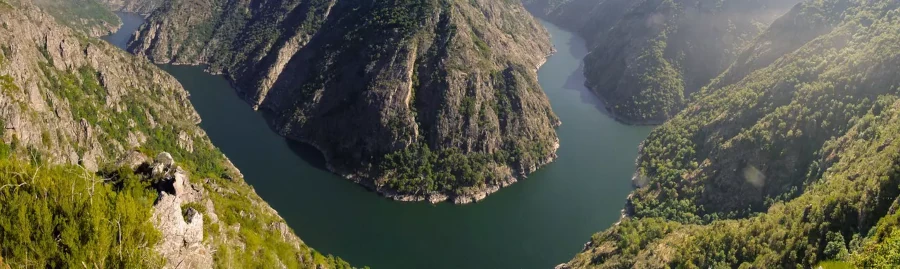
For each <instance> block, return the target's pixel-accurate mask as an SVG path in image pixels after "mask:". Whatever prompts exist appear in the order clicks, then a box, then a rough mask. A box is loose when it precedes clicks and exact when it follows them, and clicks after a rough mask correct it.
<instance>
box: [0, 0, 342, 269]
mask: <svg viewBox="0 0 900 269" xmlns="http://www.w3.org/2000/svg"><path fill="white" fill-rule="evenodd" d="M49 8H50V7H47V6H41V8H38V7H37V6H35V5H33V4H32V2H30V1H11V2H6V1H0V23H2V29H3V31H0V126H2V127H3V128H2V129H0V170H2V171H0V201H3V204H4V206H3V207H0V242H2V244H0V256H2V257H3V261H2V263H5V264H9V265H10V266H12V267H16V268H19V267H81V266H88V265H89V266H91V267H98V268H102V267H123V268H155V267H167V268H176V267H179V266H185V265H189V266H191V267H212V266H219V267H235V266H248V267H260V266H272V265H283V266H287V267H308V268H312V267H320V268H321V267H326V268H345V267H349V266H348V265H347V264H346V263H345V262H343V261H341V260H340V259H336V258H333V257H326V256H324V255H322V254H319V253H317V252H315V251H314V250H312V249H310V248H309V247H307V246H306V245H305V244H303V242H302V241H300V240H299V238H297V237H296V236H295V235H294V234H293V232H292V231H291V230H290V229H289V228H287V226H286V224H285V223H284V220H283V219H281V217H280V216H279V215H278V213H277V212H275V211H274V210H273V209H272V208H271V207H269V206H268V205H267V204H266V203H265V202H264V201H263V200H262V199H261V198H259V196H257V195H256V193H255V191H254V190H253V188H251V187H250V186H248V185H247V184H246V183H245V182H244V181H243V178H242V175H241V174H240V172H239V171H238V170H237V169H236V168H235V167H234V166H233V165H231V163H230V161H228V159H227V158H225V157H224V156H223V155H222V154H221V153H220V152H219V151H218V150H217V149H216V148H215V147H214V146H213V145H212V144H211V143H210V141H209V139H208V138H207V136H206V134H205V133H204V132H203V130H201V129H200V128H199V127H197V123H198V122H199V120H200V119H199V117H198V116H197V113H196V112H195V111H194V109H193V107H192V106H191V104H190V102H189V101H188V99H187V98H188V94H187V92H186V91H185V90H184V89H183V88H181V85H180V84H179V83H178V82H177V81H176V80H175V79H174V78H172V77H171V76H169V75H168V74H167V73H165V72H164V71H162V70H160V69H158V68H157V67H156V66H154V65H153V64H151V63H149V62H147V61H145V60H142V59H139V58H136V57H133V56H132V55H129V54H127V53H126V52H124V51H121V50H119V49H118V48H116V47H114V46H112V45H110V44H108V43H106V42H104V41H102V40H99V39H94V38H91V37H89V36H87V34H86V33H84V32H82V31H81V30H80V29H79V30H76V29H73V28H69V27H68V26H66V25H64V23H62V22H58V19H59V17H58V16H51V15H49V14H48V13H46V12H47V11H48V9H49ZM58 11H59V12H60V14H62V13H64V12H66V11H65V10H58ZM147 156H158V157H157V158H155V159H154V160H151V159H150V158H149V157H147ZM0 266H2V265H0Z"/></svg>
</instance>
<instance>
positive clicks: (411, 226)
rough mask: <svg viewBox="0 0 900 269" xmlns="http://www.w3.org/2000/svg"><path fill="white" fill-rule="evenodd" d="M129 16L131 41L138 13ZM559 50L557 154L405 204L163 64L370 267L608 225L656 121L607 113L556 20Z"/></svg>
mask: <svg viewBox="0 0 900 269" xmlns="http://www.w3.org/2000/svg"><path fill="white" fill-rule="evenodd" d="M120 16H123V21H124V22H125V26H124V27H123V28H122V29H123V30H122V31H120V33H116V34H115V35H112V36H110V37H108V40H110V42H113V43H114V44H117V45H118V46H122V45H123V44H124V43H125V42H126V41H127V40H128V37H129V35H130V34H131V33H132V32H134V30H135V29H136V28H137V26H138V24H140V23H141V22H142V19H141V17H139V16H135V15H131V14H120ZM544 25H545V26H546V27H547V29H548V30H549V31H550V33H551V34H552V36H553V44H554V45H555V46H556V49H557V50H558V52H557V53H556V54H555V55H553V56H551V57H550V58H549V59H548V61H547V63H546V64H545V65H544V66H543V67H542V68H541V69H540V71H539V74H538V75H539V79H540V83H541V85H542V86H543V88H544V90H545V91H546V92H547V95H548V96H549V98H550V101H551V103H552V105H553V109H554V110H555V111H556V113H557V115H559V117H560V119H561V120H562V122H563V125H562V126H561V127H560V128H559V130H558V133H559V136H560V140H561V147H560V149H559V152H558V154H559V159H558V160H557V161H556V162H554V163H553V164H550V165H548V166H546V167H545V168H543V169H541V170H539V171H537V172H535V173H534V174H532V175H531V176H530V177H529V178H528V179H527V180H524V181H521V182H519V183H516V184H514V185H513V186H511V187H509V188H506V189H503V190H502V191H500V192H498V193H495V194H493V195H491V196H489V197H488V198H487V199H486V200H484V201H482V202H479V203H477V204H472V205H466V206H454V205H450V204H438V205H431V204H427V203H398V202H393V201H389V200H387V199H384V198H382V197H380V196H378V195H377V194H375V193H372V192H369V191H366V190H365V189H364V188H362V187H360V186H358V185H356V184H354V183H351V182H350V181H348V180H345V179H342V178H340V177H337V176H335V175H333V174H331V173H329V172H327V171H325V170H323V169H321V167H322V166H323V165H322V164H323V159H322V157H321V155H320V154H319V153H317V152H315V151H314V150H311V149H310V148H309V147H307V146H304V145H300V144H298V143H293V142H289V141H287V140H286V139H284V138H282V137H280V136H278V135H277V134H275V133H274V132H273V131H272V130H271V129H270V128H269V127H268V126H267V124H266V121H265V119H264V118H263V116H262V115H261V114H260V113H256V112H254V111H253V110H251V109H250V106H249V105H247V103H245V102H243V101H242V100H241V99H239V98H238V97H237V95H236V93H235V91H234V90H233V89H232V88H231V87H230V85H229V83H228V82H227V81H226V80H225V79H224V78H222V77H220V76H212V75H209V74H206V73H204V72H203V71H202V68H200V67H189V66H161V67H162V68H163V69H165V70H166V71H168V72H170V73H171V74H172V75H173V76H175V77H176V78H177V79H178V80H179V81H180V82H181V83H182V85H183V86H184V88H185V89H187V90H188V91H189V92H190V93H191V101H192V103H193V104H194V107H195V108H196V109H197V111H198V112H199V113H200V116H201V117H202V118H203V122H202V123H201V124H200V125H201V127H203V129H204V130H206V132H207V133H208V134H209V137H210V138H211V139H212V141H213V143H214V144H215V145H216V146H218V147H219V148H221V149H222V151H223V152H224V153H225V154H226V155H228V157H229V158H230V159H231V160H232V162H234V163H235V165H237V167H238V168H240V170H241V171H242V172H243V174H244V176H245V178H246V181H247V182H248V183H250V184H251V185H253V187H254V188H255V189H256V191H257V193H259V195H260V196H262V198H263V199H265V200H266V201H267V202H268V203H269V204H271V205H272V207H273V208H275V209H276V210H278V212H279V213H280V214H281V216H282V217H284V219H285V220H287V223H288V224H289V225H290V226H291V227H292V228H293V229H294V231H295V232H296V233H297V235H299V236H300V238H302V239H303V241H304V242H306V243H307V244H308V245H310V246H312V247H313V248H315V249H316V250H318V251H320V252H323V253H329V254H333V255H336V256H340V257H341V258H343V259H345V260H347V261H348V262H350V263H351V264H353V265H356V266H363V265H368V266H371V267H372V268H375V269H378V268H551V267H552V266H554V265H556V264H559V263H562V262H565V261H568V260H569V259H571V258H572V257H573V256H574V255H575V253H577V252H578V251H579V250H580V249H581V246H582V245H583V244H584V242H587V240H588V239H589V238H590V236H591V234H593V233H594V232H597V231H600V230H603V229H605V228H607V227H609V226H610V225H611V224H612V223H614V222H615V221H616V220H617V219H618V218H619V210H620V209H621V208H622V207H623V205H624V203H625V197H626V196H627V194H628V192H629V191H630V181H629V180H630V178H631V174H632V172H633V171H634V160H635V157H636V156H637V146H638V144H639V143H640V141H641V140H643V139H644V138H645V137H646V136H647V134H648V133H649V132H650V130H651V128H649V127H634V126H626V125H622V124H619V123H617V122H615V121H614V120H612V119H611V118H609V117H607V116H606V115H605V114H604V113H603V112H602V110H601V108H600V105H599V101H598V100H597V98H596V97H594V95H593V94H591V93H590V92H589V91H588V90H587V89H586V88H585V87H584V86H583V84H584V76H583V75H582V62H581V59H582V58H583V57H584V56H585V54H586V53H587V49H586V48H585V45H584V40H582V39H581V38H579V37H577V36H575V35H573V34H572V33H571V32H568V31H566V30H563V29H560V28H558V27H556V26H554V25H552V24H550V23H547V22H544Z"/></svg>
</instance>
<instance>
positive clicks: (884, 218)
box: [562, 0, 900, 268]
mask: <svg viewBox="0 0 900 269" xmlns="http://www.w3.org/2000/svg"><path fill="white" fill-rule="evenodd" d="M898 44H900V1H896V0H880V1H868V0H865V1H863V0H816V1H806V2H804V3H802V4H800V5H799V6H798V7H796V8H794V9H793V10H792V11H791V12H790V13H788V14H786V15H785V16H784V17H782V18H780V19H778V20H777V22H776V23H774V24H773V25H772V27H771V28H769V29H768V30H766V32H765V33H764V34H762V35H761V36H760V38H759V39H757V40H756V41H755V43H754V44H753V45H752V46H750V47H748V50H747V51H746V52H744V53H742V54H741V55H742V56H741V58H742V59H746V60H741V61H738V62H736V63H735V65H734V66H732V67H731V68H730V69H729V71H727V72H725V73H724V74H723V75H722V76H720V77H719V78H718V79H716V82H715V83H713V84H712V85H711V86H710V87H708V88H705V89H704V90H703V91H701V92H700V93H699V94H698V96H697V97H696V100H695V101H693V102H691V103H690V104H688V105H687V108H686V109H685V110H683V111H682V112H680V113H679V114H678V115H677V116H676V117H674V118H673V119H671V120H670V121H668V122H667V123H666V124H664V125H662V126H661V127H660V128H658V129H657V130H655V131H654V132H653V133H652V134H651V135H650V137H649V138H648V140H647V141H645V142H644V143H643V146H642V150H641V154H640V157H639V159H638V170H637V172H636V174H635V178H634V183H635V185H636V186H637V187H638V188H637V189H636V190H635V191H634V193H633V194H632V195H631V196H630V197H629V201H628V206H627V208H626V216H625V217H624V219H623V221H622V222H621V223H620V224H618V225H616V226H614V227H613V228H611V229H609V230H607V231H605V232H602V233H599V234H597V235H595V236H594V238H593V239H592V241H591V242H590V243H589V244H588V245H586V248H585V251H584V252H583V253H581V254H579V255H578V256H576V258H575V259H574V260H573V261H571V262H569V263H568V264H567V265H564V266H562V267H578V268H581V267H598V268H622V267H632V266H633V267H638V268H660V267H670V266H674V267H678V266H684V267H691V268H694V267H702V268H707V267H738V266H741V267H751V268H781V267H805V268H809V267H812V266H815V265H817V264H819V263H820V262H823V261H838V263H837V264H833V265H842V264H840V262H849V263H850V264H852V265H855V266H860V267H866V268H871V267H876V268H888V267H896V266H898V264H897V259H896V252H894V253H893V254H892V253H891V251H897V247H896V246H897V245H896V242H897V240H898V238H900V237H898V232H897V231H896V228H897V227H900V226H898V225H897V223H898V215H897V213H896V210H897V208H898V207H900V204H898V203H900V202H898V197H900V191H898V186H900V177H898V176H897V175H898V174H900V173H898V172H900V171H898V168H900V166H898V163H900V156H898V152H900V148H898V147H900V144H897V141H900V140H898V138H900V114H898V113H900V91H898V90H900V79H898V76H897V74H898V73H900V68H898V67H900V50H898ZM777 53H781V54H780V55H777ZM730 81H733V82H730ZM892 255H893V256H892ZM844 265H846V264H844Z"/></svg>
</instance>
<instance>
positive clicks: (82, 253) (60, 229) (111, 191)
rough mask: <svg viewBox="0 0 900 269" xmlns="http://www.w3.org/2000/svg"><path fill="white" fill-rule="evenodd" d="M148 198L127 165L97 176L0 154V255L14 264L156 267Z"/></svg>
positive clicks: (152, 193)
mask: <svg viewBox="0 0 900 269" xmlns="http://www.w3.org/2000/svg"><path fill="white" fill-rule="evenodd" d="M155 199H156V192H155V191H154V190H152V189H150V188H149V182H148V181H145V180H142V179H141V178H139V177H138V176H135V175H134V173H131V172H130V171H128V169H120V170H118V171H116V173H115V176H114V177H100V176H97V175H94V174H92V173H88V172H86V171H85V170H84V169H83V168H81V167H77V166H53V165H49V166H48V165H42V166H34V165H32V164H30V163H27V162H21V161H18V160H17V159H15V158H3V159H0V201H3V205H4V206H3V207H0V241H2V242H3V244H0V256H3V257H5V258H6V260H5V262H6V263H8V264H10V265H11V266H14V267H81V266H85V265H87V266H91V267H98V268H103V267H117V268H135V267H144V268H147V267H157V266H158V264H159V262H160V260H159V257H157V256H156V254H155V253H154V252H153V251H152V248H151V246H153V244H155V243H156V242H157V241H158V240H159V232H158V231H157V230H156V229H155V228H154V227H153V226H152V225H151V224H150V222H149V219H150V216H151V211H150V210H148V209H149V208H150V207H151V206H152V205H153V202H154V200H155Z"/></svg>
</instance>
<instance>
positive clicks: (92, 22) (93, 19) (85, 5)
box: [32, 0, 122, 37]
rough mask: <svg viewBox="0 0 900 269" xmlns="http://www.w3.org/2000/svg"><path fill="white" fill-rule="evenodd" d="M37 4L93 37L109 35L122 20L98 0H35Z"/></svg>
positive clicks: (66, 23)
mask: <svg viewBox="0 0 900 269" xmlns="http://www.w3.org/2000/svg"><path fill="white" fill-rule="evenodd" d="M32 2H33V3H34V4H35V5H36V6H38V7H40V8H41V9H43V10H44V12H46V13H47V14H50V15H52V16H53V17H54V18H56V20H57V22H59V23H60V24H63V25H66V26H69V27H71V28H73V29H76V30H79V31H81V32H83V33H87V34H88V35H89V36H92V37H100V36H104V35H108V34H110V33H112V32H113V31H115V30H116V29H118V28H119V26H120V25H121V24H122V22H120V21H119V17H116V14H113V13H112V12H111V11H109V9H107V8H106V7H105V6H104V5H103V4H101V3H100V2H98V1H97V0H66V1H59V0H34V1H32Z"/></svg>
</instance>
